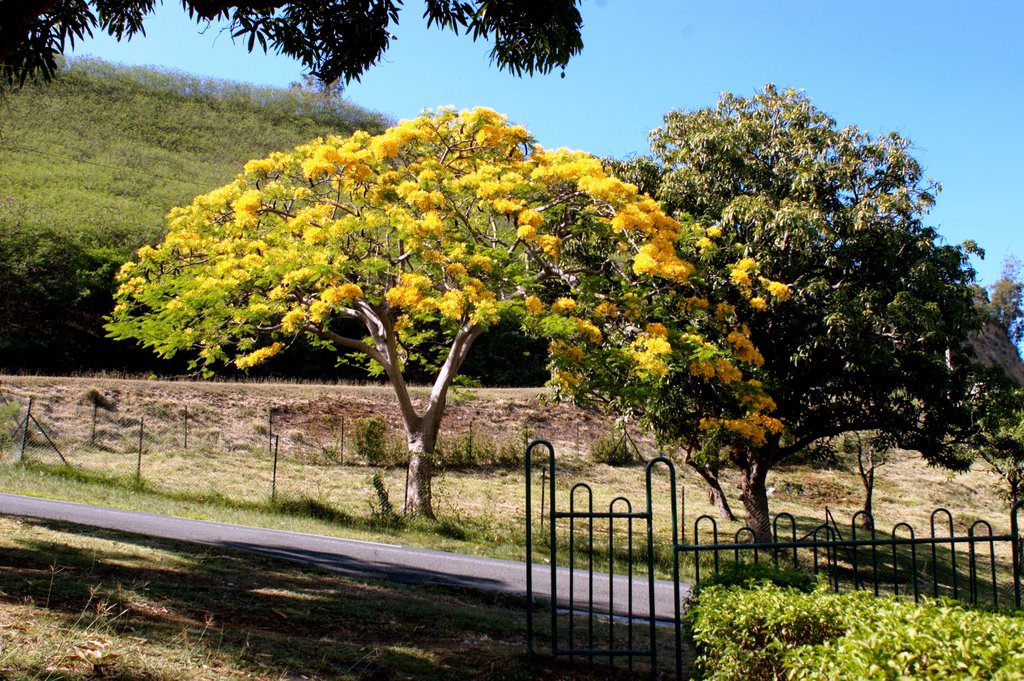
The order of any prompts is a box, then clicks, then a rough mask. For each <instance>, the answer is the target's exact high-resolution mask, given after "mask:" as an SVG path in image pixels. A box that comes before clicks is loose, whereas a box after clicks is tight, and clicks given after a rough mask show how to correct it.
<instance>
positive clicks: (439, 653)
mask: <svg viewBox="0 0 1024 681" xmlns="http://www.w3.org/2000/svg"><path fill="white" fill-rule="evenodd" d="M3 522H4V523H5V524H6V523H11V524H12V526H13V523H14V522H15V521H3ZM17 522H18V523H20V528H18V530H17V531H15V532H12V533H11V535H10V536H8V537H7V538H5V539H3V540H0V546H2V547H3V548H2V550H0V592H2V595H0V603H4V602H7V603H9V604H20V605H26V604H32V605H33V606H34V607H36V608H43V609H44V610H45V613H46V614H48V615H50V616H52V617H53V618H56V619H57V620H58V622H59V624H60V627H61V629H62V630H65V631H69V632H71V634H70V635H71V636H72V637H73V638H74V639H75V640H76V641H80V640H87V639H88V638H89V636H90V635H94V632H95V631H96V627H97V626H98V625H97V621H98V619H104V618H105V619H104V622H103V626H104V631H105V632H107V633H106V635H108V636H111V637H113V638H119V640H125V641H126V645H131V644H130V643H127V641H139V640H144V641H149V642H153V643H151V644H150V646H151V648H155V647H156V645H155V644H156V642H160V644H161V645H162V646H164V647H163V648H161V650H162V651H164V652H162V653H161V655H162V656H163V657H164V659H165V665H164V666H163V667H161V665H160V664H155V663H150V662H145V663H140V664H141V666H138V667H135V668H133V667H132V666H131V663H129V662H126V661H121V662H119V663H111V665H110V667H109V668H101V669H100V672H102V674H100V675H105V676H107V677H110V678H136V679H138V678H152V679H164V678H166V679H172V678H173V679H182V678H208V677H211V676H212V677H217V676H219V675H220V674H219V673H218V672H217V669H219V668H223V669H224V670H225V671H224V675H229V674H228V672H227V671H226V670H227V669H229V668H230V669H232V670H235V673H237V672H241V673H244V674H251V675H254V676H255V677H257V678H282V677H283V678H301V677H308V678H321V679H343V678H345V679H347V678H358V679H391V678H415V679H456V678H459V679H461V678H480V679H483V678H487V679H491V678H494V679H500V678H507V679H516V678H523V679H525V678H564V677H565V676H566V673H567V670H565V669H564V668H563V669H562V670H559V671H556V670H554V669H553V668H552V667H551V665H550V663H549V662H548V661H546V660H544V659H541V660H539V661H538V662H537V663H536V664H535V665H534V667H532V668H531V667H530V666H529V665H528V663H527V661H526V656H525V636H524V626H525V621H524V614H523V611H522V609H521V608H518V607H511V606H510V605H509V603H508V599H509V597H507V596H497V597H487V596H482V595H479V594H473V595H472V596H470V595H468V592H466V591H464V590H461V589H456V590H452V589H450V588H445V587H441V586H434V585H418V586H415V587H410V586H408V585H401V584H394V583H385V582H381V581H376V580H369V579H364V578H353V577H351V576H347V575H340V574H336V573H331V572H327V571H324V570H320V569H317V568H314V567H309V566H297V565H295V564H294V563H290V562H286V561H283V560H279V559H275V558H273V557H267V556H261V555H257V554H251V553H243V552H241V551H238V550H235V549H232V548H226V547H220V546H206V547H203V546H195V545H189V544H185V543H179V542H174V541H168V540H162V539H151V538H147V537H141V536H138V535H129V534H124V533H120V532H115V531H110V530H102V529H94V528H88V527H83V526H77V525H71V524H65V523H58V522H49V521H36V520H20V521H17ZM455 586H462V585H459V584H456V585H455ZM83 645H85V644H83ZM167 646H170V647H171V648H175V647H176V648H177V649H178V651H177V652H175V651H174V650H171V651H170V652H167V651H166V647H167ZM136 647H138V646H136ZM181 650H184V651H185V652H184V654H182V653H181V652H180V651H181ZM182 660H190V661H192V662H194V663H195V664H196V666H197V668H198V669H199V671H198V672H195V673H194V675H193V676H189V674H190V673H193V672H189V671H188V670H183V669H181V668H180V667H181V665H182ZM5 664H6V663H5ZM40 664H42V663H40ZM119 665H120V666H119ZM168 665H169V666H170V667H171V669H167V668H166V667H167V666H168ZM204 665H205V667H206V669H205V670H203V669H202V667H203V666H204ZM22 671H23V672H24V673H25V674H26V675H27V676H29V677H31V676H32V670H31V669H23V670H22ZM36 671H38V672H39V674H40V675H41V676H43V677H45V676H47V675H52V670H51V671H47V669H46V667H45V665H43V666H42V668H40V669H38V670H36ZM92 673H97V674H99V672H97V668H95V667H94V668H93V669H92ZM60 676H61V674H57V677H58V678H60ZM64 676H65V677H67V675H64ZM587 676H589V677H592V678H617V677H624V676H626V675H625V674H624V672H622V671H621V670H603V669H600V668H596V669H594V670H593V671H592V672H587Z"/></svg>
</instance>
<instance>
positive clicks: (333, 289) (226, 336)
mask: <svg viewBox="0 0 1024 681" xmlns="http://www.w3.org/2000/svg"><path fill="white" fill-rule="evenodd" d="M680 229H681V225H680V224H679V223H677V222H676V221H674V220H672V219H670V218H668V217H666V216H665V215H664V214H663V213H662V211H661V210H660V208H659V207H658V205H657V204H656V203H655V202H654V201H652V200H651V199H649V198H646V197H642V196H640V195H639V193H638V192H637V190H636V188H635V187H633V186H632V185H629V184H627V183H625V182H622V181H620V180H617V179H615V178H612V177H610V176H609V175H608V173H607V172H606V170H605V168H603V167H602V164H601V162H600V161H599V160H597V159H595V158H594V157H592V156H589V155H587V154H583V153H579V152H570V151H566V150H557V151H548V150H545V149H542V148H540V147H539V146H537V145H536V144H534V141H533V139H532V137H531V136H530V134H529V133H528V132H527V131H526V130H525V129H524V128H522V127H520V126H515V125H510V124H509V123H508V122H507V120H506V119H505V118H504V117H503V116H500V115H499V114H496V113H495V112H493V111H490V110H487V109H476V110H473V111H464V112H461V113H457V112H455V111H453V110H442V111H438V112H434V113H427V114H424V115H422V116H420V117H419V118H417V119H415V120H412V121H406V122H403V123H401V124H399V125H397V126H396V127H393V128H391V129H389V130H387V131H386V132H385V133H383V134H381V135H378V136H371V135H368V134H365V133H356V134H354V135H352V136H351V137H330V138H327V139H318V140H315V141H314V142H311V143H310V144H306V145H303V146H300V147H298V148H296V149H295V150H294V151H292V152H289V153H275V154H272V155H271V156H269V157H267V158H264V159H259V160H254V161H251V162H249V163H248V164H246V166H245V170H244V172H243V174H241V175H240V176H239V177H238V178H237V179H236V180H235V181H234V182H232V183H231V184H229V185H226V186H224V187H221V188H220V189H217V190H215V191H213V192H211V193H209V194H206V195H204V196H200V197H198V198H196V199H195V201H194V202H193V203H192V204H191V205H189V206H186V207H183V208H177V209H175V210H173V211H171V212H170V214H169V231H168V234H167V236H166V237H165V239H164V240H163V242H162V243H160V244H159V245H157V246H155V247H148V246H147V247H143V248H142V249H140V250H139V252H138V259H137V260H136V261H134V262H130V263H127V264H126V265H124V267H123V268H122V270H121V271H120V274H119V277H118V280H119V283H120V288H119V290H118V293H117V304H116V307H115V309H114V312H113V313H112V316H111V319H110V322H109V324H108V327H107V328H108V331H109V332H110V334H111V335H112V336H113V337H115V338H120V339H135V340H138V341H140V342H141V343H142V344H144V345H146V346H148V347H151V348H152V349H153V350H154V351H156V352H157V353H158V354H160V355H162V356H164V357H170V356H172V355H174V354H176V353H178V352H182V351H194V352H196V353H197V354H196V358H197V359H196V364H197V365H200V366H203V367H211V366H213V365H215V364H216V363H218V362H225V363H227V362H230V363H233V364H234V365H235V366H237V367H240V368H247V367H252V366H254V365H257V364H259V363H260V362H263V361H265V360H267V359H268V358H270V357H273V356H274V355H277V354H278V353H281V352H283V351H285V350H286V349H287V347H288V346H289V344H290V343H292V341H293V340H294V339H295V338H297V337H298V336H301V335H306V336H309V337H312V338H313V339H315V340H316V341H317V342H319V343H320V344H322V345H323V346H325V348H326V349H327V350H329V351H333V352H337V353H349V354H355V355H360V356H363V357H365V358H367V359H368V360H369V361H370V362H371V363H372V364H373V365H374V366H375V367H377V368H378V369H379V370H380V371H381V372H382V373H383V374H384V375H385V376H386V377H387V379H388V380H389V381H390V384H391V386H392V387H393V388H394V392H395V396H396V399H397V401H398V404H399V407H400V412H401V414H402V418H403V422H404V426H405V431H406V437H407V441H408V447H409V452H410V462H409V476H408V477H409V484H408V489H407V498H408V507H407V511H412V512H418V513H421V514H424V515H427V516H430V515H432V511H431V494H430V473H431V457H432V454H433V452H434V447H435V444H436V440H437V434H438V430H439V428H440V424H441V418H442V416H443V414H444V409H445V402H446V396H447V392H448V389H449V386H450V385H451V382H452V380H453V379H454V378H455V376H456V375H457V374H458V372H459V369H460V367H461V366H462V363H463V361H464V360H465V358H466V356H467V353H469V351H470V348H471V347H472V345H473V343H474V341H475V340H476V339H477V338H478V337H479V336H480V334H481V333H483V332H484V331H485V330H486V329H487V328H488V327H489V326H491V325H492V324H494V323H495V322H496V321H498V320H499V318H502V317H503V316H505V317H510V318H516V317H521V318H524V319H529V320H531V323H533V324H535V325H536V326H537V327H538V328H540V330H542V331H543V332H545V333H548V334H549V335H551V336H552V337H553V338H555V340H554V341H553V347H555V349H556V350H557V351H558V352H559V353H561V352H562V350H561V346H562V345H564V346H565V347H566V348H569V349H567V350H565V352H569V353H572V352H575V350H572V349H571V348H574V347H578V346H582V345H588V346H595V345H598V344H600V342H601V340H602V332H601V331H600V329H599V327H598V326H597V325H595V324H594V323H593V322H592V321H589V320H588V319H587V317H586V316H585V315H584V314H583V309H582V307H583V306H582V305H581V306H580V307H581V310H580V311H579V313H577V312H576V306H577V301H576V297H575V296H574V295H573V294H572V291H574V290H576V289H577V288H579V287H581V286H584V285H587V286H590V284H591V283H593V282H595V281H601V280H602V279H604V280H606V281H609V282H613V281H618V280H619V278H620V275H619V274H618V273H621V272H631V273H632V271H633V270H635V271H636V272H637V273H642V274H643V273H650V274H651V275H654V274H655V273H657V276H659V277H665V278H666V280H667V281H676V282H683V281H685V280H686V279H687V277H688V276H690V274H691V273H692V271H693V268H692V266H691V265H689V264H688V263H686V262H684V261H682V260H680V259H679V257H678V256H677V255H676V254H675V251H674V244H675V242H676V240H677V239H678V237H679V233H680ZM644 276H648V275H647V274H644ZM552 287H554V289H552ZM553 290H554V293H552V291H553ZM542 299H543V300H542ZM545 301H547V302H545ZM584 302H585V303H586V305H589V302H586V301H584ZM559 344H561V345H559ZM438 347H441V348H442V351H441V352H439V353H436V354H432V353H433V352H434V350H433V349H436V348H438ZM650 352H654V350H653V349H651V350H650ZM641 354H642V353H641ZM414 359H418V360H420V363H421V364H427V365H431V366H433V367H435V369H436V374H435V376H434V381H433V385H432V387H431V390H430V393H429V396H428V397H427V398H426V399H425V400H422V401H419V402H417V400H415V399H414V398H413V396H412V395H411V394H410V391H409V389H408V387H407V384H406V378H405V374H404V371H405V369H406V368H407V366H408V365H409V363H410V361H412V360H414Z"/></svg>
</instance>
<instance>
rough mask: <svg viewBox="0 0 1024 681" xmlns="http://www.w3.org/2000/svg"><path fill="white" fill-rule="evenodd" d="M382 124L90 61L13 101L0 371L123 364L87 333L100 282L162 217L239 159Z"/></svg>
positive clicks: (4, 144)
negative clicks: (1, 368) (114, 360)
mask: <svg viewBox="0 0 1024 681" xmlns="http://www.w3.org/2000/svg"><path fill="white" fill-rule="evenodd" d="M385 124H386V121H385V120H384V119H383V118H382V117H381V116H379V115H377V114H373V113H370V112H368V111H366V110H364V109H361V108H359V107H357V106H354V105H352V104H349V103H347V102H344V101H342V100H339V99H327V98H324V97H323V96H320V95H317V94H314V93H310V92H305V91H301V90H297V89H275V88H264V87H254V86H249V85H244V84H238V83H229V82H224V81H214V80H204V79H200V78H196V77H194V76H189V75H186V74H181V73H173V72H166V71H158V70H153V69H143V68H125V67H120V66H114V65H111V64H108V63H105V62H101V61H95V60H78V61H75V62H73V63H71V65H70V66H69V67H68V68H67V69H65V70H64V71H62V72H61V73H60V74H59V75H58V77H57V78H56V79H55V80H54V81H52V82H50V83H39V84H34V85H30V86H27V87H25V88H24V89H22V90H20V91H18V92H15V93H14V94H12V95H11V96H9V97H8V98H7V100H6V101H5V102H4V103H3V107H2V111H0V130H2V139H0V366H4V367H7V368H10V369H40V368H47V369H51V370H76V369H81V368H90V367H91V368H102V367H105V366H123V365H124V362H125V359H126V357H125V355H124V353H125V350H126V349H125V348H124V347H120V346H117V347H115V346H114V345H113V344H112V343H109V342H108V341H105V340H103V339H102V337H101V336H102V331H101V330H100V318H101V316H102V315H103V314H104V313H105V312H106V310H107V307H108V306H109V305H110V302H109V301H110V291H111V277H112V274H113V272H114V271H116V268H117V267H118V266H119V264H120V263H121V262H122V261H123V260H124V259H125V258H127V257H128V256H130V254H131V253H132V251H133V250H134V249H136V248H138V247H139V246H140V245H142V244H144V243H148V242H153V241H154V240H156V239H158V238H159V237H160V236H161V234H162V232H163V229H164V214H165V213H166V212H167V210H168V209H170V208H172V207H174V206H176V205H180V204H184V203H188V202H190V201H191V200H192V198H193V197H194V196H196V195H197V194H200V193H203V192H206V191H209V190H210V189H213V188H215V187H217V186H220V185H222V184H224V183H226V182H228V181H230V180H231V179H232V178H233V177H234V176H235V175H236V174H237V173H238V172H240V170H241V167H242V165H243V164H244V163H245V162H246V161H247V160H249V159H252V158H258V157H262V156H265V155H266V154H268V153H269V152H271V151H274V150H279V149H287V148H291V147H293V146H295V145H296V144H299V143H301V142H304V141H307V140H309V139H312V138H313V137H316V136H318V135H325V134H329V133H339V132H341V133H348V132H351V131H353V130H356V129H360V128H362V129H368V130H371V131H377V130H380V129H382V128H383V127H384V125H385ZM121 345H123V344H121ZM114 358H116V362H113V361H112V360H113V359H114ZM139 361H141V362H142V363H143V366H145V363H147V362H148V363H151V362H152V360H151V359H150V358H149V357H148V356H146V355H141V354H140V355H139Z"/></svg>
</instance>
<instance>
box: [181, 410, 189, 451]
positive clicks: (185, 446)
mask: <svg viewBox="0 0 1024 681" xmlns="http://www.w3.org/2000/svg"><path fill="white" fill-rule="evenodd" d="M182 449H188V405H187V404H186V405H185V442H184V445H183V446H182Z"/></svg>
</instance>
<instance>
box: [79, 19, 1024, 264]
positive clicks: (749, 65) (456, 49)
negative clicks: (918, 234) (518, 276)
mask: <svg viewBox="0 0 1024 681" xmlns="http://www.w3.org/2000/svg"><path fill="white" fill-rule="evenodd" d="M581 12H582V15H583V20H584V28H583V41H584V49H583V53H582V54H581V55H580V56H578V57H577V58H576V59H574V60H573V61H572V62H571V63H570V65H569V67H568V68H567V69H566V72H565V78H561V77H560V76H559V74H557V73H555V74H551V75H547V76H534V77H532V78H530V77H528V78H516V77H514V76H511V75H509V74H507V73H504V72H501V71H498V70H497V68H496V67H494V66H491V65H490V63H489V58H488V52H489V49H490V46H489V45H488V44H486V43H473V42H471V41H470V40H469V39H467V38H465V37H454V36H452V35H451V34H449V33H446V32H442V31H439V30H437V29H431V30H430V31H428V30H427V29H426V28H425V22H423V21H422V20H421V19H420V17H421V15H422V13H423V10H422V3H421V1H420V0H407V2H406V6H405V8H404V9H403V10H402V12H401V15H400V24H399V26H398V28H397V29H396V30H395V31H394V32H395V34H396V36H397V40H396V41H393V42H392V47H391V49H390V50H389V51H388V52H387V53H386V54H385V56H384V58H383V60H382V61H381V63H379V64H378V65H377V66H375V67H373V68H371V69H370V70H369V71H368V72H367V73H366V74H365V75H364V76H363V78H362V81H361V82H359V83H353V84H351V85H350V86H349V87H348V89H347V96H348V98H349V99H351V100H352V101H353V102H355V103H357V104H361V105H363V106H366V107H368V108H370V109H374V110H377V111H381V112H383V113H386V114H389V115H391V116H393V117H395V118H399V119H400V118H410V117H413V116H415V115H416V114H418V113H419V112H420V111H421V110H422V109H424V108H433V107H437V106H442V105H454V106H456V107H459V108H465V107H472V106H489V107H491V108H493V109H496V110H498V111H500V112H502V113H505V114H507V115H508V116H509V117H510V118H511V119H512V120H513V121H515V122H518V123H522V124H524V125H526V126H527V127H528V128H529V129H530V130H531V131H533V133H534V134H535V135H536V136H537V138H538V140H539V141H540V142H541V144H543V145H544V146H547V147H561V146H565V147H571V148H574V149H582V150H585V151H589V152H591V153H594V154H598V155H602V156H603V155H609V156H618V157H621V156H627V155H630V154H642V153H645V152H646V151H647V133H648V132H649V131H650V130H651V129H652V128H655V127H657V126H658V125H659V124H660V123H661V118H662V115H663V114H664V113H665V112H666V111H669V110H673V109H688V110H692V109H697V108H701V107H705V106H712V105H713V104H714V103H715V102H716V100H717V99H718V96H719V94H720V93H721V92H723V91H730V92H734V93H737V94H740V95H751V94H753V93H754V92H755V91H756V90H757V89H759V88H760V87H761V86H763V85H764V84H765V83H775V84H776V85H778V86H780V87H795V88H799V89H802V90H804V91H806V93H807V94H808V95H809V96H810V97H811V99H812V100H813V101H814V103H815V104H816V105H817V106H818V107H819V108H821V109H823V110H825V111H827V112H828V113H829V114H831V115H832V116H833V117H834V118H836V119H837V121H838V122H839V124H840V125H848V124H855V125H858V126H860V127H861V128H863V129H865V130H867V131H869V132H872V133H882V132H886V131H889V130H896V131H898V132H899V133H900V134H902V135H904V136H905V137H908V138H909V139H911V140H912V141H913V142H914V145H915V152H914V153H915V156H916V157H917V158H918V160H920V161H921V163H922V164H923V166H924V167H925V171H926V175H927V177H929V178H931V179H934V180H937V181H939V182H941V183H942V185H943V191H942V193H941V194H940V195H939V198H938V202H937V205H936V207H935V209H934V210H933V211H932V213H931V215H930V218H929V222H930V223H931V224H933V225H935V226H936V227H937V228H938V229H939V232H940V233H941V234H942V235H943V237H944V238H945V239H946V240H947V241H949V242H954V243H956V242H960V241H963V240H964V239H974V240H976V241H977V242H978V243H979V244H980V245H981V246H982V247H983V248H984V249H985V250H986V251H987V254H988V255H987V257H986V258H985V260H984V261H976V262H975V266H976V267H977V269H978V272H979V280H980V281H981V283H983V284H991V283H992V282H993V281H994V280H995V279H996V278H997V277H998V276H999V271H1000V269H1001V265H1002V261H1003V259H1004V258H1005V257H1006V256H1008V255H1010V254H1014V255H1016V256H1018V257H1021V258H1024V245H1022V244H1021V239H1020V235H1021V233H1022V227H1024V224H1022V223H1024V220H1022V218H1021V216H1020V214H1019V213H1018V211H1017V205H1018V202H1019V197H1021V196H1022V195H1024V192H1022V188H1021V183H1022V181H1024V171H1022V170H1021V167H1022V166H1021V165H1020V164H1021V160H1022V159H1024V135H1022V134H1021V132H1020V130H1019V129H1018V128H1019V125H1020V122H1021V121H1022V119H1024V116H1022V112H1024V39H1022V38H1021V34H1022V31H1024V3H1021V2H1016V1H1008V0H1007V1H1000V2H986V1H983V0H978V1H976V2H966V1H953V0H928V1H925V0H889V1H887V2H882V1H877V0H858V1H856V2H834V1H827V0H818V1H816V2H812V1H809V0H800V1H798V0H792V1H783V0H777V1H775V2H768V1H762V2H753V1H742V2H741V1H739V0H700V1H697V0H583V3H582V5H581ZM146 29H147V35H146V36H144V37H141V36H140V37H137V38H136V39H134V40H133V41H132V42H131V43H120V44H119V43H116V42H115V41H113V40H112V39H110V38H107V37H105V36H102V37H100V36H98V37H96V38H94V39H91V40H86V41H85V42H83V43H81V44H80V45H79V46H78V49H77V50H76V52H75V53H74V54H76V55H93V56H97V57H100V58H103V59H107V60H110V61H115V62H123V63H129V64H148V65H156V66H161V67H166V68H172V69H176V70H181V71H186V72H190V73H196V74H201V75H207V76H213V77H216V78H224V79H229V80H239V81H247V82H253V83H260V84H268V85H282V86H286V85H288V84H290V83H292V82H294V81H297V80H299V79H300V78H301V76H302V69H301V67H300V65H299V64H298V63H297V62H294V61H291V60H289V59H286V58H283V57H279V56H275V55H269V56H264V55H262V54H256V55H250V54H248V53H247V52H246V50H245V48H244V46H243V45H242V44H240V43H239V44H233V43H232V41H231V38H230V36H229V35H228V34H227V33H225V32H222V31H221V30H219V28H218V27H216V26H212V27H209V28H207V29H206V30H205V31H204V32H202V33H200V27H197V26H196V24H195V23H193V22H190V21H189V20H188V19H187V18H186V16H185V13H184V12H183V11H182V10H181V8H180V4H178V3H177V2H176V1H174V0H168V1H167V2H166V4H165V5H164V6H163V7H161V8H159V9H158V10H157V13H156V14H155V15H154V16H152V17H150V20H149V21H148V22H147V23H146Z"/></svg>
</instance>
